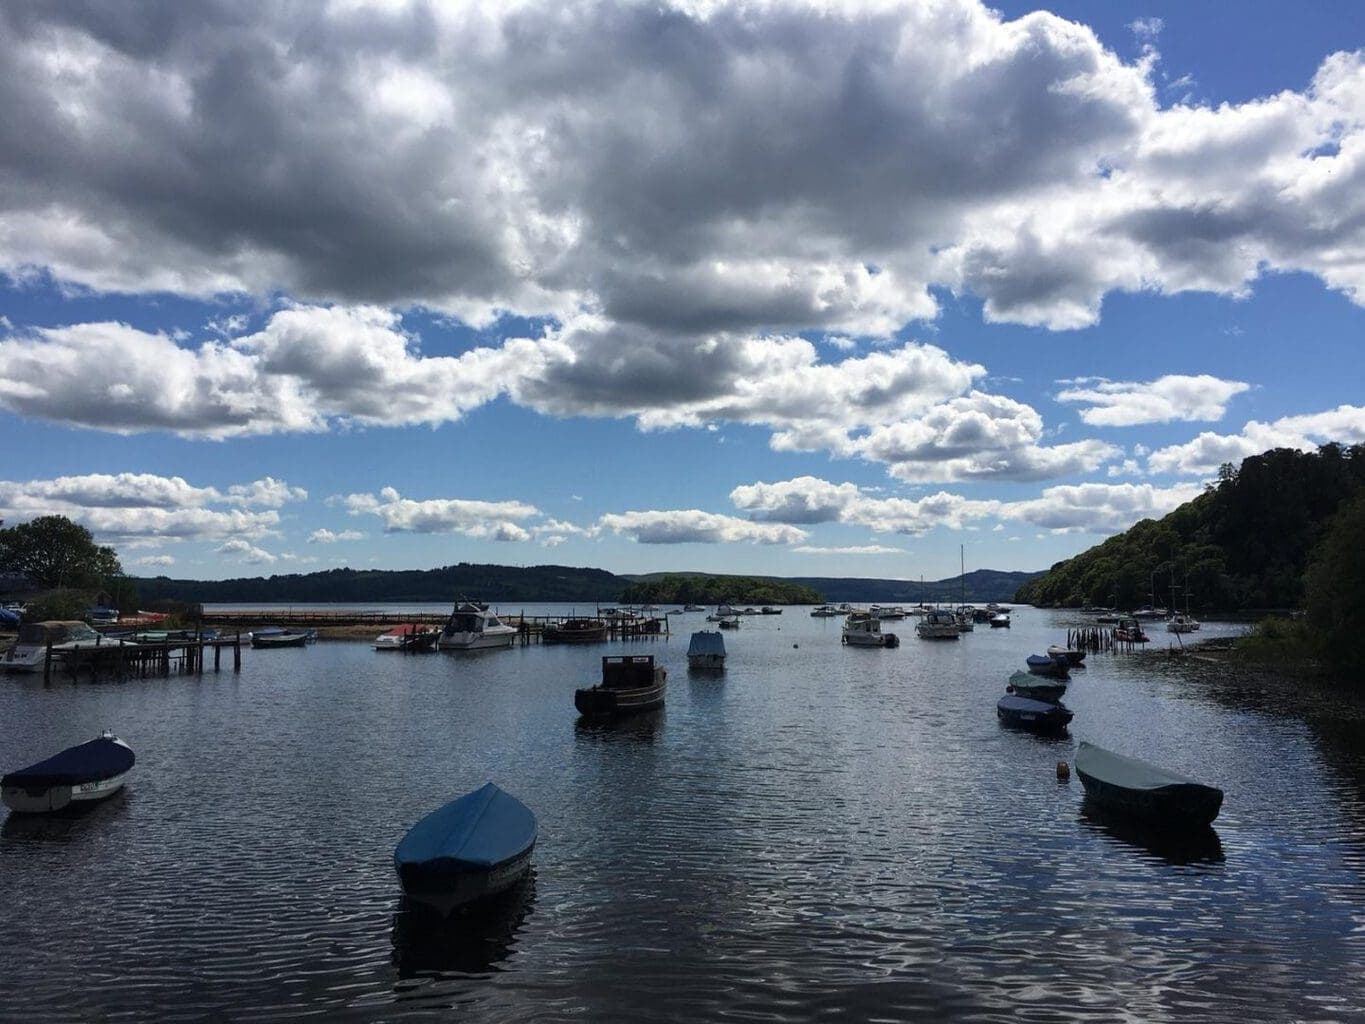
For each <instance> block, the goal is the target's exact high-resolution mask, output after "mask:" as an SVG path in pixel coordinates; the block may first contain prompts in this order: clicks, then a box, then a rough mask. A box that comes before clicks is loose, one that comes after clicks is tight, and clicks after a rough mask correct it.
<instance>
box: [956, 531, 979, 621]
mask: <svg viewBox="0 0 1365 1024" xmlns="http://www.w3.org/2000/svg"><path fill="white" fill-rule="evenodd" d="M957 556H958V561H959V563H960V566H961V570H962V572H961V579H962V603H961V604H959V605H958V606H957V631H958V632H959V633H970V632H972V631H973V630H975V629H976V616H975V614H974V613H975V611H976V609H975V608H973V607H972V606H971V605H969V604H968V603H967V548H966V545H964V544H959V545H958V546H957Z"/></svg>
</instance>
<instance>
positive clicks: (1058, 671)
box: [1024, 654, 1071, 679]
mask: <svg viewBox="0 0 1365 1024" xmlns="http://www.w3.org/2000/svg"><path fill="white" fill-rule="evenodd" d="M1024 661H1025V663H1026V664H1027V665H1028V670H1029V671H1030V672H1032V673H1033V674H1034V675H1035V676H1048V677H1050V678H1052V679H1066V678H1068V677H1069V676H1070V674H1071V673H1070V672H1069V671H1068V670H1067V661H1066V659H1065V658H1060V659H1059V658H1054V657H1053V656H1052V655H1050V654H1030V655H1029V656H1028V657H1027V658H1025V659H1024Z"/></svg>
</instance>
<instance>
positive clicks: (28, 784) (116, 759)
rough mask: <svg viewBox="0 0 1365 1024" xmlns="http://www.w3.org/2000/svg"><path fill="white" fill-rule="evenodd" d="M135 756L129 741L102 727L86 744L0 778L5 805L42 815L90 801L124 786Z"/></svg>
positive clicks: (90, 802)
mask: <svg viewBox="0 0 1365 1024" xmlns="http://www.w3.org/2000/svg"><path fill="white" fill-rule="evenodd" d="M135 760H136V758H135V757H134V756H133V752H132V750H131V749H130V748H129V746H128V744H126V743H124V742H123V741H122V740H121V739H119V738H118V737H117V736H115V735H114V734H113V733H111V732H109V731H108V730H105V732H104V733H103V734H102V735H100V736H99V737H98V738H96V739H93V740H90V741H89V742H88V743H81V744H78V745H77V746H74V747H68V748H67V749H66V750H63V751H62V752H61V753H60V754H53V755H52V756H51V757H49V758H47V760H45V761H39V762H38V763H37V764H32V765H29V766H28V767H27V768H20V769H19V770H18V771H13V772H10V773H9V774H7V775H5V776H4V777H3V778H0V793H2V794H3V798H4V801H5V806H7V807H8V808H9V809H10V810H12V811H15V812H17V813H19V814H45V813H47V812H49V811H60V810H63V809H65V808H68V807H71V808H75V807H79V806H81V805H82V804H92V803H95V802H96V801H99V800H103V799H104V798H105V797H108V796H113V795H114V794H115V793H117V792H118V791H119V790H120V789H122V788H123V783H124V781H125V780H126V779H127V777H128V773H129V772H130V771H132V770H133V762H134V761H135Z"/></svg>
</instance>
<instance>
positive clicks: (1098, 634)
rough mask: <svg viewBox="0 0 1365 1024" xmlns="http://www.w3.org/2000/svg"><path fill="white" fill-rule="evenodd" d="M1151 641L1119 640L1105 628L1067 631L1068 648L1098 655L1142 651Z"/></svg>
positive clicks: (1084, 627)
mask: <svg viewBox="0 0 1365 1024" xmlns="http://www.w3.org/2000/svg"><path fill="white" fill-rule="evenodd" d="M1149 642H1150V641H1136V640H1119V639H1116V638H1115V636H1114V631H1113V630H1112V629H1108V628H1106V627H1104V626H1082V627H1081V628H1079V629H1068V630H1067V631H1066V646H1067V647H1068V648H1070V649H1071V650H1073V651H1087V652H1089V653H1092V654H1097V653H1099V652H1101V651H1104V652H1107V653H1111V654H1119V653H1125V652H1131V651H1136V650H1140V649H1141V648H1143V647H1145V646H1146V645H1147V643H1149Z"/></svg>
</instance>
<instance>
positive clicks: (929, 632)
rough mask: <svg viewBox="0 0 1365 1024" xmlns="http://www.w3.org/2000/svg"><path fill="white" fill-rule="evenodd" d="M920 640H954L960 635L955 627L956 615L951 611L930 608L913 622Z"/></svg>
mask: <svg viewBox="0 0 1365 1024" xmlns="http://www.w3.org/2000/svg"><path fill="white" fill-rule="evenodd" d="M915 632H916V633H917V634H918V635H919V638H920V639H921V640H956V639H957V638H958V637H959V636H961V635H962V631H961V630H960V629H958V628H957V617H956V616H954V615H953V613H952V612H949V611H943V610H941V609H938V608H931V609H929V611H927V612H925V613H924V615H923V616H922V617H921V618H920V620H919V621H918V622H917V623H915Z"/></svg>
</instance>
